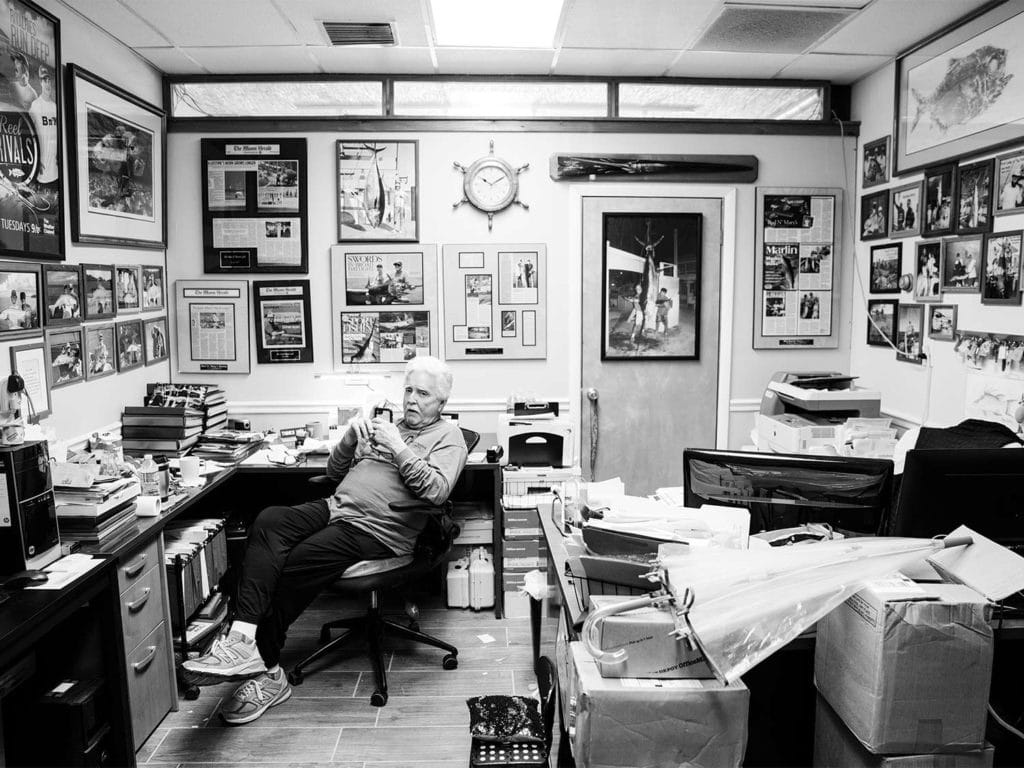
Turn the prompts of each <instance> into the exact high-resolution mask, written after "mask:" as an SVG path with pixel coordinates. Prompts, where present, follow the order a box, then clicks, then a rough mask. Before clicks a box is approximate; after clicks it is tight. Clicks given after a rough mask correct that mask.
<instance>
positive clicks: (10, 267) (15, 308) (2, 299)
mask: <svg viewBox="0 0 1024 768" xmlns="http://www.w3.org/2000/svg"><path fill="white" fill-rule="evenodd" d="M41 279H42V278H41V277H40V272H39V265H38V264H22V263H20V262H13V261H0V341H2V340H6V339H24V338H27V337H29V336H38V335H39V333H40V330H39V329H40V328H41V327H42V316H41V315H40V311H45V310H41V307H40V303H41V301H40V296H41V295H42V293H43V292H42V285H41Z"/></svg>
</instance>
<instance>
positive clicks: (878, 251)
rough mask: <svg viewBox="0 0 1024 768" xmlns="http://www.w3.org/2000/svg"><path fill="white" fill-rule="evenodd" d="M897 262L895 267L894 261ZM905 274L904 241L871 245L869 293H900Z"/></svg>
mask: <svg viewBox="0 0 1024 768" xmlns="http://www.w3.org/2000/svg"><path fill="white" fill-rule="evenodd" d="M894 262H895V267H894V266H893V263H894ZM902 274H903V243H885V244H884V245H873V246H871V262H870V264H869V270H868V293H899V292H900V276H902Z"/></svg>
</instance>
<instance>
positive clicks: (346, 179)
mask: <svg viewBox="0 0 1024 768" xmlns="http://www.w3.org/2000/svg"><path fill="white" fill-rule="evenodd" d="M418 178H419V142H417V141H364V140H353V139H340V140H339V141H338V242H339V243H349V242H385V241H387V242H396V243H415V242H419V239H420V234H419V201H418V200H417V197H418V195H419V181H418Z"/></svg>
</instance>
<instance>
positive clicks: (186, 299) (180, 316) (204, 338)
mask: <svg viewBox="0 0 1024 768" xmlns="http://www.w3.org/2000/svg"><path fill="white" fill-rule="evenodd" d="M174 304H175V317H176V320H175V322H176V325H175V337H176V342H175V343H176V344H177V350H178V352H177V355H176V360H177V366H178V373H249V370H250V353H249V332H250V331H249V329H250V328H251V327H252V326H251V324H250V321H249V282H248V281H247V280H210V279H204V280H175V281H174Z"/></svg>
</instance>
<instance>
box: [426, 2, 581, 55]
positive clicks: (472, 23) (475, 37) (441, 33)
mask: <svg viewBox="0 0 1024 768" xmlns="http://www.w3.org/2000/svg"><path fill="white" fill-rule="evenodd" d="M563 1H564V0H430V5H431V10H432V11H433V16H434V41H435V43H437V45H439V46H456V47H462V48H553V47H554V41H555V28H556V27H557V26H558V18H559V16H561V14H562V3H563Z"/></svg>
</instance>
